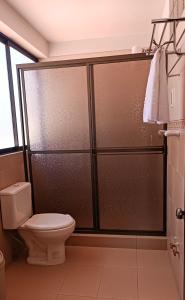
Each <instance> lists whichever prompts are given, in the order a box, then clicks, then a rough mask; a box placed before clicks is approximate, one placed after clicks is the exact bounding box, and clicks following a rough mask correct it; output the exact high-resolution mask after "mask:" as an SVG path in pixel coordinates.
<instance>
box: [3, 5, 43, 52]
mask: <svg viewBox="0 0 185 300" xmlns="http://www.w3.org/2000/svg"><path fill="white" fill-rule="evenodd" d="M0 32H2V33H3V34H5V35H7V36H8V37H9V38H11V39H12V40H13V41H15V42H16V43H17V44H19V45H20V46H22V47H23V48H25V49H26V50H28V51H29V52H31V53H32V54H33V55H35V56H36V57H38V58H44V57H47V56H48V42H47V41H46V40H45V39H44V38H43V37H42V35H41V34H40V33H39V32H38V31H37V30H36V29H34V28H33V27H32V26H31V25H30V24H29V23H28V22H27V21H26V20H25V19H24V18H23V17H22V16H21V15H19V14H18V13H17V12H16V11H15V10H14V9H13V8H11V7H10V6H9V5H8V3H6V1H4V0H0Z"/></svg>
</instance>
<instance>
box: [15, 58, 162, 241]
mask: <svg viewBox="0 0 185 300" xmlns="http://www.w3.org/2000/svg"><path fill="white" fill-rule="evenodd" d="M150 59H151V57H149V56H148V57H147V56H145V55H142V54H140V55H124V56H116V57H104V58H96V59H86V60H85V59H84V60H71V61H60V62H46V63H37V64H27V65H20V66H18V76H19V85H20V96H21V98H22V102H23V106H22V115H23V122H22V123H23V124H22V125H23V129H24V143H25V145H24V155H25V170H26V175H27V178H28V179H30V181H31V182H32V193H33V204H34V210H35V213H44V212H57V213H69V214H71V215H72V216H73V217H74V218H75V220H76V222H77V229H76V230H77V231H78V232H92V233H93V232H96V233H129V234H148V235H152V234H153V235H162V234H165V230H166V199H165V198H166V144H165V141H164V139H163V137H160V136H159V134H158V131H159V130H160V129H163V128H162V126H159V125H154V124H143V122H142V110H143V103H144V96H145V88H146V82H147V77H148V72H149V66H150Z"/></svg>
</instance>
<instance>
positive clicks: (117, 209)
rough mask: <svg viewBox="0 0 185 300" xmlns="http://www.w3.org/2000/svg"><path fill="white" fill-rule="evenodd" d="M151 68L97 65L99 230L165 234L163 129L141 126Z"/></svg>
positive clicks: (127, 64) (141, 62) (142, 62)
mask: <svg viewBox="0 0 185 300" xmlns="http://www.w3.org/2000/svg"><path fill="white" fill-rule="evenodd" d="M149 66H150V61H149V60H139V61H127V62H116V63H107V64H98V65H95V66H94V89H95V90H94V93H95V114H96V143H97V144H96V147H97V149H96V151H97V168H98V190H99V216H100V228H101V230H123V231H127V230H128V231H135V232H138V231H140V232H149V231H151V232H152V231H153V232H162V231H163V230H164V187H163V185H164V177H163V175H164V168H163V166H164V155H163V150H164V149H163V138H161V137H159V135H158V130H159V129H162V127H160V126H158V125H153V124H152V125H149V124H143V121H142V112H143V104H144V97H145V88H146V83H147V77H148V71H149Z"/></svg>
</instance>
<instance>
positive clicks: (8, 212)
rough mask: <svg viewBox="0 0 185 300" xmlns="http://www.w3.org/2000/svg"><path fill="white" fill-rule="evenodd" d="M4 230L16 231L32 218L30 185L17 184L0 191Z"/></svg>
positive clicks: (26, 183) (25, 183)
mask: <svg viewBox="0 0 185 300" xmlns="http://www.w3.org/2000/svg"><path fill="white" fill-rule="evenodd" d="M0 201H1V215H2V221H3V228H4V229H17V228H18V227H19V226H20V225H22V224H23V223H24V222H26V221H27V220H28V219H29V218H30V217H31V216H32V200H31V184H30V183H29V182H18V183H15V184H13V185H11V186H9V187H7V188H6V189H4V190H2V191H0Z"/></svg>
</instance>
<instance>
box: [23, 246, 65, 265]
mask: <svg viewBox="0 0 185 300" xmlns="http://www.w3.org/2000/svg"><path fill="white" fill-rule="evenodd" d="M32 250H33V249H32ZM32 250H31V249H30V251H29V255H28V257H27V263H28V264H31V265H43V266H52V265H59V264H62V263H64V262H65V259H66V256H65V246H64V245H60V247H57V246H56V247H55V246H50V247H48V248H47V249H45V251H40V253H38V251H37V253H35V251H32ZM37 250H38V249H37ZM43 250H44V249H43Z"/></svg>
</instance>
